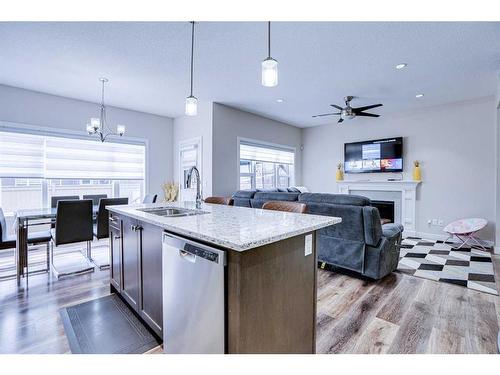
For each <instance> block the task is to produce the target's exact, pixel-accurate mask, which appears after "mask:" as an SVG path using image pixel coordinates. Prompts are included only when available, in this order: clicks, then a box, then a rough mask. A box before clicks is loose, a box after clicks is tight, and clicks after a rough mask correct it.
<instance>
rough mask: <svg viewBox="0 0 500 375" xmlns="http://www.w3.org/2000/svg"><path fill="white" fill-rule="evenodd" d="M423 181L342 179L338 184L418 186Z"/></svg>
mask: <svg viewBox="0 0 500 375" xmlns="http://www.w3.org/2000/svg"><path fill="white" fill-rule="evenodd" d="M421 183H422V181H413V180H396V181H384V180H379V181H377V180H352V181H350V180H342V181H337V184H340V185H364V184H368V185H370V186H373V185H387V186H394V185H399V186H414V187H416V186H417V185H419V184H421Z"/></svg>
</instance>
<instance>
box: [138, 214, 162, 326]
mask: <svg viewBox="0 0 500 375" xmlns="http://www.w3.org/2000/svg"><path fill="white" fill-rule="evenodd" d="M140 225H141V227H142V231H141V241H140V242H141V243H140V255H141V306H140V314H141V316H142V317H143V319H144V320H146V322H147V323H148V324H149V326H150V327H151V328H152V329H153V330H154V331H155V332H156V333H157V334H158V335H159V336H161V335H162V326H163V296H162V242H161V241H162V233H163V230H162V229H161V228H159V227H157V226H154V225H151V224H146V223H141V224H140Z"/></svg>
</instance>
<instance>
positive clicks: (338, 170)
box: [335, 164, 344, 181]
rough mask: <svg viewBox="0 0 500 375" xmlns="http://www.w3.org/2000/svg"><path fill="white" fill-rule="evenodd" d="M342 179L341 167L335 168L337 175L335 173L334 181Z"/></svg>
mask: <svg viewBox="0 0 500 375" xmlns="http://www.w3.org/2000/svg"><path fill="white" fill-rule="evenodd" d="M343 179H344V172H342V165H341V164H339V165H338V166H337V173H335V180H337V181H342V180H343Z"/></svg>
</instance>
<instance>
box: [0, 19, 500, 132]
mask: <svg viewBox="0 0 500 375" xmlns="http://www.w3.org/2000/svg"><path fill="white" fill-rule="evenodd" d="M266 32H267V26H266V23H263V22H230V23H225V22H200V23H197V26H196V42H195V44H196V45H195V83H194V95H195V96H197V97H198V98H199V100H202V101H216V102H220V103H224V104H227V105H231V106H234V107H237V108H241V109H244V110H248V111H250V112H254V113H259V114H263V115H265V116H267V117H270V118H274V119H277V120H281V121H284V122H287V123H289V124H293V125H296V126H300V127H306V126H315V125H319V124H325V123H330V122H333V121H335V119H334V118H319V119H313V118H311V115H313V114H317V113H324V112H329V111H330V107H329V104H330V103H337V104H341V102H342V98H343V96H345V95H355V96H359V97H360V99H359V100H357V101H356V102H354V103H353V105H354V106H361V105H366V104H372V103H378V102H381V103H383V104H384V107H382V108H378V109H376V110H373V112H375V113H380V114H382V116H383V115H384V113H390V112H399V111H405V110H410V109H414V108H419V107H425V106H432V105H437V104H442V103H447V102H454V101H461V100H467V99H471V98H476V97H481V96H487V95H493V94H494V93H495V89H496V85H497V83H496V82H497V81H496V80H497V78H496V77H497V74H498V71H499V69H500V23H498V22H497V23H475V22H459V23H424V22H422V23H390V22H371V23H370V22H358V23H345V22H328V23H325V22H313V23H311V22H285V23H278V22H277V23H273V24H272V53H271V54H272V56H273V57H274V58H275V59H277V60H278V61H279V85H278V86H277V87H275V88H265V87H262V86H261V85H260V62H261V60H263V59H264V58H265V57H266V54H267V52H266V49H267V47H266V41H267V39H266ZM189 47H190V24H189V23H187V22H158V23H139V22H135V23H134V22H108V23H101V22H99V23H92V22H78V23H57V22H50V23H30V22H25V23H13V22H10V23H9V22H3V23H0V51H1V58H0V83H3V84H6V85H11V86H17V87H22V88H27V89H31V90H36V91H42V92H47V93H51V94H56V95H62V96H67V97H71V98H76V99H82V100H87V101H95V102H97V101H99V93H100V88H99V84H100V83H99V81H98V77H100V76H106V77H108V78H109V79H110V84H109V89H108V90H107V104H110V105H114V106H118V107H123V108H129V109H134V110H138V111H144V112H150V113H155V114H159V115H164V116H168V117H177V116H181V115H182V114H183V111H184V99H185V97H186V96H187V95H188V94H189ZM400 62H406V63H408V68H407V69H404V70H401V71H398V70H396V69H395V68H394V66H395V65H396V64H397V63H400ZM417 93H424V94H425V97H424V98H422V99H416V98H415V94H417ZM278 98H283V99H284V102H283V103H277V102H276V99H278ZM374 121H376V120H374Z"/></svg>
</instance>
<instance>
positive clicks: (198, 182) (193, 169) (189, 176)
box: [186, 166, 203, 209]
mask: <svg viewBox="0 0 500 375" xmlns="http://www.w3.org/2000/svg"><path fill="white" fill-rule="evenodd" d="M193 172H196V208H198V209H200V208H201V202H202V201H203V199H202V197H201V178H200V171H199V170H198V168H196V167H195V166H193V167H191V169H190V170H189V172H188V174H187V178H186V185H187V187H188V188H190V187H191V180H192V177H193Z"/></svg>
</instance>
